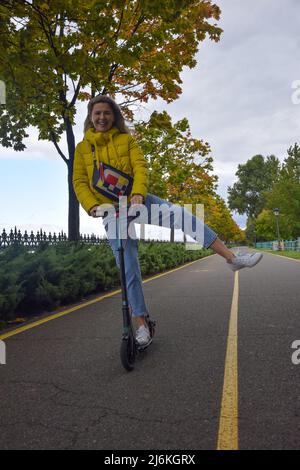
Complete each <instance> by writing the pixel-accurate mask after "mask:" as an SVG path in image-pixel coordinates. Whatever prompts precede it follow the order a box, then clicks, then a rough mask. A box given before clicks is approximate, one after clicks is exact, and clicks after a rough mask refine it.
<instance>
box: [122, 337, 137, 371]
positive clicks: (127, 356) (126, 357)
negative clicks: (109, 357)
mask: <svg viewBox="0 0 300 470" xmlns="http://www.w3.org/2000/svg"><path fill="white" fill-rule="evenodd" d="M120 356H121V363H122V366H123V367H124V369H126V370H128V371H129V372H130V371H131V370H133V369H134V363H135V358H136V344H135V339H134V337H133V335H126V336H123V338H122V343H121V349H120Z"/></svg>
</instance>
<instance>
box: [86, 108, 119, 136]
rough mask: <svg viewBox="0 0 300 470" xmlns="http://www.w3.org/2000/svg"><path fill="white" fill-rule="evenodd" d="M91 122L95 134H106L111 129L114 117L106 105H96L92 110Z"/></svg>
mask: <svg viewBox="0 0 300 470" xmlns="http://www.w3.org/2000/svg"><path fill="white" fill-rule="evenodd" d="M91 120H92V123H93V125H94V128H95V130H96V132H106V131H109V130H110V129H111V128H112V126H113V124H114V121H115V116H114V113H113V110H112V108H111V107H110V105H109V104H108V103H96V104H94V106H93V109H92V114H91Z"/></svg>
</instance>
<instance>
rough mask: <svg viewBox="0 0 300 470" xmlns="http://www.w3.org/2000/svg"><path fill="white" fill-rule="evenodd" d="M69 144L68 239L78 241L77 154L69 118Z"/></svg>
mask: <svg viewBox="0 0 300 470" xmlns="http://www.w3.org/2000/svg"><path fill="white" fill-rule="evenodd" d="M65 125H66V132H67V142H68V151H69V160H68V162H67V165H68V187H69V216H68V239H69V241H78V240H79V237H80V231H79V202H78V200H77V197H76V194H75V192H74V188H73V162H74V154H75V137H74V132H73V127H72V124H71V122H70V120H69V118H66V119H65Z"/></svg>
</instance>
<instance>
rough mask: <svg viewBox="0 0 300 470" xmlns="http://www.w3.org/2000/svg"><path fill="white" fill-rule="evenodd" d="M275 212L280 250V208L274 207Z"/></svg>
mask: <svg viewBox="0 0 300 470" xmlns="http://www.w3.org/2000/svg"><path fill="white" fill-rule="evenodd" d="M273 214H274V215H275V217H276V227H277V240H278V250H280V234H279V214H280V212H279V209H278V208H276V209H273Z"/></svg>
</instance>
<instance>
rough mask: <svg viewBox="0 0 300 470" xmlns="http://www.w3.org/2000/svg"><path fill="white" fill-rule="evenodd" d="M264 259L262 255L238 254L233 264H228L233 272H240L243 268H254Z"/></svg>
mask: <svg viewBox="0 0 300 470" xmlns="http://www.w3.org/2000/svg"><path fill="white" fill-rule="evenodd" d="M262 257H263V254H262V253H237V254H236V255H235V258H233V260H232V263H228V266H229V267H230V269H231V270H232V271H238V270H239V269H243V268H253V266H255V265H256V264H257V263H259V262H260V260H261V259H262Z"/></svg>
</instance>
